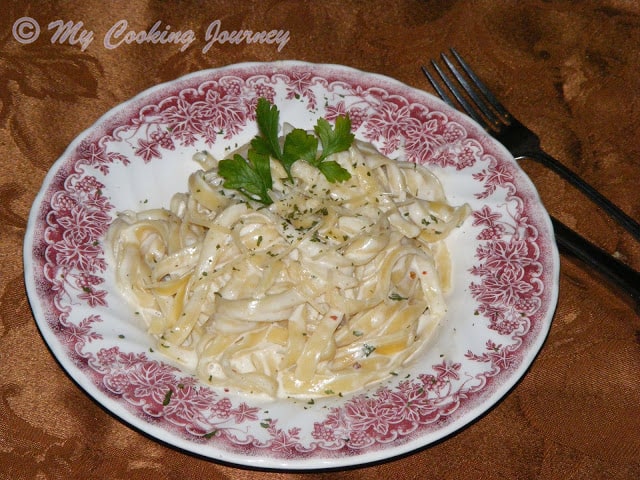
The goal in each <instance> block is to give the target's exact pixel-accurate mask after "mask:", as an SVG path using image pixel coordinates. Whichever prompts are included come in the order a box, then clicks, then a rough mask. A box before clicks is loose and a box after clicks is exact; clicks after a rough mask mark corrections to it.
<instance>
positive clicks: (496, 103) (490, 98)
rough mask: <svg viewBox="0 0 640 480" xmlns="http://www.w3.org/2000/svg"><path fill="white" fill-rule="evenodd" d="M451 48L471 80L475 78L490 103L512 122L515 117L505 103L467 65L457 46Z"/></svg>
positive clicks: (506, 119)
mask: <svg viewBox="0 0 640 480" xmlns="http://www.w3.org/2000/svg"><path fill="white" fill-rule="evenodd" d="M450 50H451V54H452V55H453V56H454V57H455V59H456V60H457V62H458V63H459V64H460V66H461V67H462V69H463V70H464V71H465V73H466V74H467V75H468V76H469V78H470V79H471V80H473V83H474V84H475V85H476V87H477V88H478V90H480V91H481V92H482V94H483V95H484V96H485V97H486V99H487V100H488V101H489V103H490V104H491V106H492V107H493V108H494V109H495V111H496V112H498V114H499V115H500V116H501V117H502V118H503V119H505V121H507V122H511V120H512V119H513V117H512V116H511V114H510V113H509V112H508V111H507V109H506V108H505V107H504V105H502V103H500V101H499V100H498V99H497V98H496V97H495V95H494V94H493V93H492V92H491V90H489V88H488V87H487V86H486V85H485V84H484V82H483V81H482V80H480V78H479V77H478V76H477V75H476V73H475V72H474V71H473V69H472V68H471V67H470V66H469V65H467V62H465V61H464V60H463V59H462V57H461V56H460V54H459V53H458V52H457V51H456V49H455V48H451V49H450Z"/></svg>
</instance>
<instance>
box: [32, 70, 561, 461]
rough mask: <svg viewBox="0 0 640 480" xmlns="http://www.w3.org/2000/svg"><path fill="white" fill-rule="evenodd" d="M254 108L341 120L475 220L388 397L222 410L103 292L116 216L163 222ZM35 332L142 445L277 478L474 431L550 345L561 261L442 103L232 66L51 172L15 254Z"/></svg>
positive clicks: (364, 79)
mask: <svg viewBox="0 0 640 480" xmlns="http://www.w3.org/2000/svg"><path fill="white" fill-rule="evenodd" d="M259 97H265V98H267V99H268V100H270V101H272V102H273V103H275V104H276V105H277V106H278V108H279V109H280V111H281V117H280V118H281V121H286V122H288V123H291V124H293V125H294V126H296V127H300V128H311V127H312V125H314V124H315V121H316V119H317V118H318V117H319V116H322V117H325V118H327V119H328V120H330V121H331V120H333V119H335V118H336V117H337V116H338V115H340V114H344V113H349V115H350V118H351V120H352V125H353V127H354V129H355V133H356V136H357V137H358V138H360V139H362V140H366V141H369V142H372V143H373V144H374V145H375V146H376V147H377V148H378V149H379V150H380V151H381V152H382V153H384V154H386V155H387V156H389V157H392V158H394V159H406V160H408V161H412V162H418V163H420V164H424V165H426V166H428V167H429V168H430V169H432V170H433V171H434V172H435V173H436V174H437V175H438V176H439V178H440V179H441V181H442V183H443V185H444V188H445V191H446V194H447V196H448V198H449V201H450V203H452V204H460V203H462V202H468V203H469V204H470V205H471V207H472V210H473V212H472V214H471V216H470V217H469V218H468V219H467V221H466V222H465V223H464V225H463V226H462V227H461V228H459V229H457V230H456V231H455V233H454V234H452V235H451V237H450V238H449V239H448V245H449V248H450V250H451V252H452V257H453V269H454V288H453V290H452V292H451V294H450V295H449V296H448V299H447V300H448V305H449V310H448V313H447V316H446V318H445V320H444V321H443V324H442V327H441V328H440V331H439V333H438V336H437V338H436V339H435V340H434V342H433V344H432V346H431V347H430V348H429V349H427V350H426V351H425V352H424V353H423V354H421V356H420V357H419V358H418V359H417V360H416V361H414V362H413V363H412V364H411V365H409V366H407V368H406V369H405V370H404V371H402V372H400V373H399V374H398V375H396V376H394V377H392V378H391V379H390V380H388V381H384V382H382V383H379V384H376V385H374V386H372V387H370V388H369V389H367V390H363V391H359V392H356V393H354V394H352V395H345V396H343V397H335V398H329V399H321V400H316V401H314V402H309V401H305V400H265V399H260V398H256V397H251V396H248V395H247V396H240V395H235V394H230V393H228V392H225V391H224V390H219V389H215V388H211V387H209V386H207V385H205V384H204V383H201V382H199V381H198V380H197V379H196V378H195V377H194V376H193V375H191V374H190V373H189V372H186V371H182V370H181V369H180V368H178V367H177V366H175V365H173V364H172V363H171V362H170V361H169V360H168V359H167V358H166V357H163V356H162V355H161V354H160V353H158V352H155V351H153V349H151V348H150V345H151V340H150V339H149V337H148V336H147V334H146V333H145V331H144V328H142V327H141V326H140V325H139V324H138V323H137V322H136V320H135V318H134V317H135V315H134V312H133V309H132V308H131V307H129V306H128V305H127V304H125V302H124V300H123V299H122V297H121V296H120V294H119V293H118V291H117V289H116V287H115V285H114V280H113V277H114V275H113V270H112V265H110V264H109V262H108V255H106V252H105V244H104V242H103V241H104V236H105V233H106V231H107V229H108V227H109V224H110V222H111V220H112V219H113V218H114V217H115V215H116V212H118V211H120V210H124V209H134V210H141V209H146V208H151V207H168V202H169V199H170V197H171V195H172V194H173V193H174V192H178V191H186V188H187V178H188V175H189V174H190V173H191V172H192V171H194V170H196V169H197V168H198V167H199V166H198V164H196V163H195V162H194V161H193V160H192V155H193V153H194V152H195V151H197V150H202V149H207V150H209V151H210V152H212V153H213V154H214V155H216V156H218V157H221V156H223V155H224V154H225V152H227V151H229V150H230V149H234V148H236V147H237V146H239V145H241V144H243V143H246V142H247V141H249V140H250V138H252V137H253V136H254V135H255V134H256V132H257V129H256V125H255V116H254V114H253V112H254V108H255V104H256V102H257V99H258V98H259ZM24 264H25V279H26V285H27V293H28V297H29V301H30V304H31V307H32V310H33V313H34V317H35V321H36V323H37V326H38V328H39V330H40V332H41V334H42V337H43V338H44V340H45V342H46V343H47V345H48V346H49V348H50V350H51V352H52V353H53V355H54V356H55V357H56V359H57V360H58V361H59V363H60V365H61V366H62V367H63V369H64V370H65V371H66V372H67V373H68V375H70V376H71V377H72V378H73V380H75V382H76V383H77V384H78V385H79V386H80V387H81V388H82V389H83V390H84V391H85V392H86V393H87V394H88V395H90V396H91V397H92V398H93V399H95V400H96V401H97V402H98V403H99V404H101V405H102V406H103V407H104V408H106V409H107V410H108V411H110V412H111V413H113V414H114V415H115V416H116V417H118V418H119V419H121V420H122V421H124V422H126V423H127V424H129V425H130V426H132V427H134V428H136V429H138V430H140V431H141V432H143V433H145V434H147V435H149V436H151V437H153V438H155V439H157V440H158V441H161V442H163V443H166V444H169V445H171V446H173V447H176V448H178V449H181V450H183V451H186V452H189V453H192V454H194V455H198V456H202V457H206V458H209V459H212V460H216V461H223V462H229V463H232V464H236V465H241V466H246V467H252V468H265V469H280V470H309V469H323V468H341V467H348V466H353V465H361V464H366V463H370V462H377V461H381V460H385V459H390V458H393V457H395V456H399V455H402V454H406V453H409V452H411V451H413V450H416V449H418V448H422V447H425V446H427V445H430V444H432V443H434V442H436V441H438V440H441V439H443V438H445V437H447V436H449V435H451V434H453V433H454V432H456V431H458V430H459V429H461V428H462V427H464V426H466V425H468V424H469V423H470V422H472V421H473V420H475V419H477V418H478V417H479V416H480V415H482V413H484V412H485V411H486V410H487V409H489V408H490V407H491V406H493V405H494V404H496V402H498V401H499V400H500V399H501V398H502V397H503V396H504V395H505V394H506V393H507V392H508V391H509V390H510V389H511V388H512V387H513V386H514V385H515V384H516V383H517V382H518V380H519V379H520V378H521V377H522V376H523V375H524V373H525V372H526V370H527V368H528V367H529V366H530V364H531V362H532V361H533V359H534V358H535V356H536V355H537V353H538V351H539V350H540V348H541V346H542V344H543V342H544V339H545V337H546V335H547V332H548V330H549V327H550V324H551V320H552V316H553V313H554V310H555V307H556V302H557V294H558V275H559V258H558V251H557V247H556V244H555V242H554V239H553V232H552V227H551V223H550V220H549V216H548V214H547V212H546V211H545V209H544V207H543V205H542V204H541V201H540V198H539V196H538V194H537V192H536V190H535V187H534V186H533V184H532V183H531V181H530V180H529V179H528V177H527V176H526V175H525V174H524V172H523V171H522V170H521V169H520V168H519V166H518V165H517V164H516V162H515V160H514V159H513V157H512V156H511V155H510V154H509V153H508V152H507V151H506V150H505V149H504V148H503V147H502V146H501V145H499V144H498V143H497V142H495V141H494V140H493V139H492V138H491V137H489V136H488V135H487V134H486V133H485V132H484V131H483V130H482V129H481V128H480V127H479V126H478V125H477V124H476V123H474V122H473V121H471V120H470V119H469V118H467V117H466V116H464V115H462V114H460V113H459V112H457V111H455V110H453V109H451V108H449V107H447V106H446V105H445V104H444V103H443V102H441V101H440V100H439V99H437V98H435V97H433V96H431V95H429V94H427V93H425V92H422V91H419V90H417V89H413V88H411V87H409V86H407V85H404V84H402V83H400V82H398V81H396V80H394V79H391V78H387V77H384V76H381V75H376V74H371V73H366V72H362V71H358V70H355V69H352V68H349V67H344V66H339V65H319V64H309V63H303V62H297V61H284V62H274V63H243V64H237V65H231V66H227V67H224V68H218V69H212V70H206V71H201V72H197V73H193V74H190V75H188V76H185V77H182V78H180V79H178V80H175V81H172V82H169V83H166V84H162V85H159V86H157V87H154V88H151V89H149V90H147V91H145V92H143V93H142V94H140V95H138V96H136V97H135V98H133V99H131V100H130V101H127V102H126V103H124V104H122V105H120V106H118V107H116V108H115V109H113V110H111V111H110V112H108V113H107V114H106V115H104V116H103V117H101V118H100V119H99V120H98V121H97V122H96V123H95V124H94V125H93V126H92V127H91V128H89V129H88V130H87V131H85V132H84V133H82V134H81V135H80V136H79V137H78V138H77V139H76V140H75V141H74V142H73V143H72V144H71V145H70V146H69V147H68V149H67V150H66V151H65V153H64V154H63V155H62V157H61V158H60V159H59V160H58V161H57V162H56V163H55V164H54V165H53V167H52V169H51V170H50V172H49V173H48V175H47V177H46V179H45V181H44V184H43V185H42V188H41V190H40V192H39V194H38V196H37V198H36V200H35V203H34V205H33V208H32V211H31V214H30V217H29V223H28V228H27V232H26V237H25V245H24Z"/></svg>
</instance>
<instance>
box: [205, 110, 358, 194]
mask: <svg viewBox="0 0 640 480" xmlns="http://www.w3.org/2000/svg"><path fill="white" fill-rule="evenodd" d="M256 123H257V125H258V131H259V133H258V135H256V136H255V137H254V138H253V139H252V140H251V143H250V145H251V146H250V148H249V151H248V152H247V158H246V159H245V158H244V157H242V156H241V155H239V154H236V155H234V156H233V158H230V159H225V160H221V161H220V162H219V163H218V173H219V174H220V176H221V177H222V178H224V180H225V181H224V183H223V187H225V188H230V189H234V190H237V191H239V192H240V193H242V194H243V195H245V196H246V197H248V198H250V199H252V200H256V201H258V202H261V203H263V204H265V205H269V204H271V203H273V200H272V199H271V197H270V196H269V190H270V189H271V188H272V186H273V180H272V177H271V168H270V165H269V159H270V158H273V159H275V160H277V161H278V162H280V163H281V164H282V166H283V167H284V169H285V171H286V172H287V176H288V180H289V181H293V178H292V176H291V166H292V165H293V164H294V163H295V162H297V161H298V160H304V161H306V162H308V163H309V164H311V165H313V166H315V167H316V168H317V169H318V170H320V172H322V174H323V175H324V176H325V178H326V179H327V180H328V181H329V182H331V183H335V182H343V181H345V180H348V179H349V178H351V174H350V173H349V172H348V171H347V170H346V169H345V168H343V167H342V166H340V165H339V164H338V163H337V162H336V161H334V160H327V158H328V157H329V156H331V155H333V154H334V153H339V152H343V151H345V150H348V149H349V147H350V146H351V144H352V143H353V140H354V138H355V136H354V135H353V134H352V133H351V120H350V119H349V117H348V116H340V117H338V118H337V119H336V123H335V128H332V127H331V125H330V124H329V122H328V121H327V120H325V119H324V118H319V119H318V121H317V122H316V126H315V127H314V132H315V134H316V135H312V134H310V133H308V132H306V131H305V130H302V129H300V128H296V129H294V130H292V131H291V132H289V133H288V134H287V135H286V136H285V138H284V143H283V146H282V148H281V147H280V138H279V137H278V128H279V125H280V112H279V110H278V107H277V106H275V105H272V104H271V103H270V102H269V101H268V100H266V99H264V98H260V99H258V105H257V107H256ZM318 142H319V143H320V144H321V145H322V150H321V152H320V154H318V144H319V143H318Z"/></svg>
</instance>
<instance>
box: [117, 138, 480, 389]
mask: <svg viewBox="0 0 640 480" xmlns="http://www.w3.org/2000/svg"><path fill="white" fill-rule="evenodd" d="M195 159H196V160H198V161H199V162H200V164H201V165H202V169H201V170H198V171H196V172H195V173H193V174H192V175H191V176H190V178H189V182H188V183H189V184H188V193H177V194H175V195H174V196H173V198H172V200H171V204H170V208H169V209H151V210H147V211H143V212H133V211H125V212H122V213H121V214H119V216H118V218H117V219H116V220H115V221H114V222H113V224H112V226H111V228H110V231H109V236H108V241H109V242H110V247H111V250H112V252H113V255H114V260H115V264H116V268H115V272H116V276H117V279H116V280H117V284H118V286H119V288H120V289H121V291H122V292H123V294H124V295H125V297H126V298H127V300H128V301H129V302H130V303H131V304H132V305H135V309H136V311H137V312H138V313H139V314H140V316H141V317H142V318H143V319H144V322H145V325H146V328H148V331H149V333H150V334H151V335H152V336H153V337H154V338H155V339H156V341H157V347H156V348H157V349H158V350H160V351H161V352H162V353H164V354H165V355H167V356H169V357H171V358H173V359H175V360H177V361H179V362H181V363H182V364H183V365H184V366H185V368H188V369H190V370H191V371H193V372H195V373H196V374H197V375H198V376H199V377H200V378H201V379H202V380H203V381H205V382H209V383H210V384H212V385H216V386H221V387H225V388H227V389H230V390H233V391H243V392H250V393H255V394H257V393H260V394H266V395H269V396H271V397H301V398H313V397H321V396H327V395H338V394H343V393H347V392H353V391H356V390H359V389H361V388H363V387H364V386H366V385H369V384H371V383H372V382H376V381H379V380H381V379H383V378H385V377H387V376H389V375H391V374H393V373H396V372H398V369H400V368H401V367H402V366H403V365H404V364H405V363H406V362H407V361H408V360H409V359H411V358H412V356H414V355H415V353H416V352H417V351H418V350H419V349H420V348H421V347H423V346H424V345H425V344H426V343H427V341H428V340H429V338H430V337H432V335H433V334H434V331H435V330H436V327H437V326H438V324H439V323H440V321H441V319H442V318H443V316H444V314H445V312H446V308H447V307H446V302H445V293H446V291H447V290H448V289H449V288H450V284H451V266H450V257H449V253H448V251H447V248H446V245H445V243H444V239H445V238H446V237H447V236H448V235H449V233H450V232H451V231H452V230H453V229H454V228H455V227H457V226H459V225H460V224H461V223H462V222H463V221H464V219H465V218H466V217H467V215H468V214H469V207H468V206H467V205H462V206H459V207H454V206H451V205H450V204H449V203H447V200H446V198H445V194H444V191H443V188H442V186H441V184H440V182H439V181H438V179H437V178H436V177H435V176H434V175H433V174H432V173H431V172H430V171H429V170H428V169H426V168H424V167H422V166H418V165H415V164H413V163H409V162H403V161H396V160H391V159H389V158H386V157H385V156H383V155H381V154H380V153H378V152H377V151H376V150H375V149H374V148H373V147H372V146H371V145H369V144H365V143H362V142H359V141H356V142H354V144H353V145H352V147H351V148H350V149H349V150H348V151H345V152H342V153H338V154H334V156H333V157H332V160H335V161H337V162H338V163H339V164H340V165H342V166H343V167H344V168H346V169H347V170H348V171H349V173H350V174H351V178H350V179H349V180H347V181H345V182H342V183H329V182H328V181H327V180H326V179H325V178H324V177H323V175H322V174H320V172H319V170H318V169H317V168H315V167H313V166H311V165H309V164H308V163H306V162H304V161H298V162H296V163H295V164H294V165H293V168H292V171H291V173H292V176H293V177H294V180H295V181H294V182H293V183H291V182H285V181H280V180H278V179H284V178H285V177H286V172H285V171H284V169H283V168H282V166H281V165H280V164H278V163H276V162H273V161H272V164H271V168H272V171H273V172H274V175H273V177H274V179H276V180H275V181H274V185H273V197H274V203H273V204H271V205H269V206H262V205H259V204H257V203H254V202H251V201H248V200H247V199H246V198H244V197H242V196H240V195H239V194H238V193H237V192H235V191H233V190H227V189H224V188H223V187H222V186H221V184H222V179H221V178H220V177H219V176H218V174H217V168H216V167H217V161H216V160H215V159H213V157H211V155H209V154H207V153H206V152H199V153H198V154H197V155H196V156H195Z"/></svg>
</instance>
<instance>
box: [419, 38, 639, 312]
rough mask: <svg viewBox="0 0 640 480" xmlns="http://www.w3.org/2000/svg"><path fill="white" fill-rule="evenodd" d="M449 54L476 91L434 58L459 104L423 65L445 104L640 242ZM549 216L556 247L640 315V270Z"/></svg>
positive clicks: (622, 218) (623, 219) (623, 218)
mask: <svg viewBox="0 0 640 480" xmlns="http://www.w3.org/2000/svg"><path fill="white" fill-rule="evenodd" d="M451 54H452V55H453V56H454V57H455V59H456V61H457V62H458V64H459V65H460V66H461V67H462V69H463V70H464V72H465V73H466V75H467V76H468V78H469V79H470V80H471V81H472V82H473V83H474V85H475V87H476V88H477V90H476V89H474V88H473V87H472V85H471V84H470V83H469V81H468V80H467V78H466V77H465V76H464V75H463V74H462V73H461V72H460V71H459V69H458V68H456V66H455V65H454V63H453V62H452V61H451V60H450V59H449V58H448V57H447V55H446V54H444V53H443V54H441V57H442V59H443V61H444V62H445V64H446V65H447V68H448V69H449V70H450V71H451V72H452V73H453V75H454V77H455V79H456V80H452V79H451V78H449V77H448V76H447V74H446V73H445V71H444V69H443V68H441V67H440V66H439V65H438V63H437V62H435V61H433V60H432V61H431V64H432V66H433V68H434V70H435V71H436V72H437V73H438V75H439V77H440V79H441V81H442V82H443V83H444V84H445V85H446V88H448V89H449V92H451V94H452V95H453V96H454V98H455V99H456V101H457V102H458V104H456V102H455V101H454V100H452V98H451V97H450V95H449V94H448V93H447V90H446V88H445V87H442V86H441V85H440V83H439V82H438V81H436V79H435V76H433V75H432V74H431V73H430V72H429V70H428V69H427V68H426V67H424V66H423V67H422V71H423V73H424V74H425V75H426V77H427V79H428V80H429V82H430V83H431V85H432V86H433V88H434V89H435V91H436V92H437V93H438V95H439V96H440V97H441V98H442V99H443V100H444V101H445V102H446V103H447V104H449V105H450V106H452V107H453V108H456V109H460V107H462V109H463V110H464V111H465V112H466V113H467V114H468V115H469V116H470V117H472V118H473V119H474V120H476V121H477V122H478V123H479V124H480V125H482V126H483V127H484V128H485V130H487V131H488V132H489V133H490V134H491V135H492V136H493V137H494V138H495V139H496V140H498V141H499V142H501V143H503V145H504V146H505V147H506V148H507V150H509V152H510V153H511V154H512V155H513V156H514V157H515V158H516V159H520V158H522V157H527V158H532V159H534V160H537V161H540V162H542V163H543V164H544V165H546V166H548V167H549V168H551V169H552V170H554V171H556V172H557V173H559V174H560V175H561V176H563V177H564V178H566V179H567V180H569V181H570V182H571V183H572V184H574V185H575V186H577V187H578V188H580V189H582V191H583V192H585V193H586V194H587V195H589V196H590V198H592V199H593V200H594V202H596V203H597V204H599V205H600V206H601V207H602V208H603V209H604V210H605V211H607V212H608V213H610V214H611V215H612V216H613V218H615V219H616V220H617V221H619V222H620V223H621V224H622V225H623V226H625V228H627V229H629V231H630V232H631V233H632V234H634V236H635V237H636V238H638V239H640V225H638V223H637V222H635V220H633V219H632V218H630V217H629V216H628V215H626V214H625V213H624V212H622V210H620V209H619V208H618V207H616V206H615V205H614V204H613V203H611V202H610V201H609V200H607V199H606V198H605V197H603V196H602V195H601V194H600V193H598V192H597V191H596V190H595V189H593V188H592V187H591V186H589V185H588V184H587V183H586V182H584V181H583V180H582V179H581V178H580V177H579V176H578V175H577V174H575V173H574V172H573V171H571V170H570V169H568V168H566V167H565V166H564V165H562V164H561V163H560V162H559V161H558V160H556V159H554V158H553V157H551V156H550V155H548V154H546V153H545V152H544V151H542V149H541V148H540V140H539V138H538V136H537V135H536V134H535V133H533V132H532V131H531V130H529V129H528V128H527V127H525V126H524V125H522V124H521V123H520V122H519V121H518V120H516V119H515V118H514V117H513V116H512V115H511V114H510V113H509V112H508V111H507V110H506V108H505V107H504V106H502V105H501V104H500V102H499V101H498V100H497V99H496V98H495V96H494V95H493V94H492V93H491V91H490V90H489V89H488V88H487V87H486V86H485V85H484V84H483V83H482V81H481V80H480V79H479V78H478V76H477V75H476V74H475V73H474V72H473V70H471V68H470V67H469V66H468V65H467V64H466V63H465V62H464V60H463V59H462V57H461V56H460V55H459V54H458V52H456V51H455V50H454V49H451ZM456 81H457V83H456ZM458 85H460V86H462V89H464V92H466V95H467V96H468V97H469V98H470V99H471V101H472V102H474V103H475V105H476V107H477V108H474V107H473V105H472V104H471V102H470V101H469V100H467V97H465V95H464V94H463V93H462V91H461V90H460V88H459V87H458ZM489 105H490V106H489ZM478 110H479V111H478ZM550 217H551V223H552V225H553V230H554V235H555V239H556V242H557V244H558V247H559V248H560V249H561V250H562V251H564V252H565V253H569V254H572V255H573V256H575V257H576V258H578V259H579V260H581V261H583V262H584V263H585V264H586V265H588V266H590V267H592V268H594V269H595V270H597V271H598V272H600V273H601V274H602V275H603V276H605V277H606V278H607V279H608V280H610V281H611V282H612V283H614V284H615V285H617V286H618V287H619V288H621V289H622V290H624V291H625V292H626V293H627V294H628V295H629V296H630V297H631V298H632V299H633V300H634V302H635V307H636V311H639V312H640V272H637V271H635V270H634V269H632V268H631V267H629V266H628V265H626V264H624V263H622V262H621V261H619V260H618V259H616V258H615V257H613V256H612V255H610V254H609V253H607V252H606V251H605V250H603V249H601V248H600V247H598V246H596V245H594V244H593V243H591V242H589V241H588V240H587V239H586V238H584V237H582V236H581V235H580V234H578V233H577V232H575V231H573V230H572V229H570V228H569V227H567V226H566V225H564V224H563V223H562V222H560V221H559V220H558V219H557V218H555V217H553V216H552V215H551V216H550Z"/></svg>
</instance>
